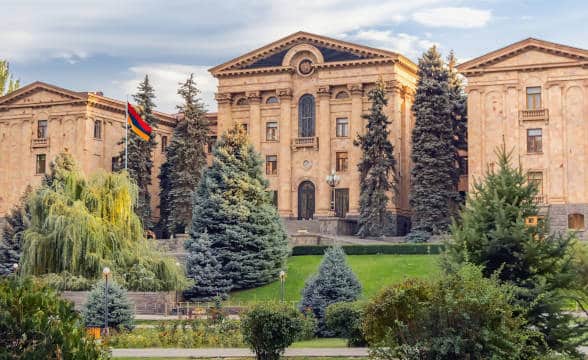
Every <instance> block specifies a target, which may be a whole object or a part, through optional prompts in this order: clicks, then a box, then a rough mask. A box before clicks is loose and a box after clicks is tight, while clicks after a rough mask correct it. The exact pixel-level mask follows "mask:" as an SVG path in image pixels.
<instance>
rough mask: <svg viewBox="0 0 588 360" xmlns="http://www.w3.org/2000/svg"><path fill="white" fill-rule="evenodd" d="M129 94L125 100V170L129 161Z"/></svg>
mask: <svg viewBox="0 0 588 360" xmlns="http://www.w3.org/2000/svg"><path fill="white" fill-rule="evenodd" d="M128 152H129V95H127V101H126V102H125V170H127V167H128V162H129V156H128Z"/></svg>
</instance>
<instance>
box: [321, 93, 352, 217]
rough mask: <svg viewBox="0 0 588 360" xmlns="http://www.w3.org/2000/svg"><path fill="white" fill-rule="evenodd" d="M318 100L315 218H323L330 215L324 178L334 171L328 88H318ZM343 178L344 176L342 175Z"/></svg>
mask: <svg viewBox="0 0 588 360" xmlns="http://www.w3.org/2000/svg"><path fill="white" fill-rule="evenodd" d="M317 96H318V98H319V111H318V117H317V121H316V125H317V136H318V138H319V139H318V141H319V153H318V163H319V166H318V168H317V171H318V174H316V175H318V176H317V178H318V180H317V181H318V184H315V185H316V187H317V189H318V193H317V196H316V205H317V207H316V216H317V217H325V216H330V215H331V188H330V186H329V185H328V184H327V182H326V180H325V178H326V176H327V175H328V174H329V173H330V172H331V170H334V166H332V164H331V104H330V100H331V91H330V89H329V86H328V85H326V86H320V87H319V88H318V90H317ZM343 176H345V175H343Z"/></svg>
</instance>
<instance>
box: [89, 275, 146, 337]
mask: <svg viewBox="0 0 588 360" xmlns="http://www.w3.org/2000/svg"><path fill="white" fill-rule="evenodd" d="M105 295H106V285H105V283H104V281H100V282H97V283H96V284H95V285H94V287H93V288H92V291H90V293H89V294H88V299H87V300H86V303H85V304H84V307H83V309H82V319H83V320H84V324H85V325H86V326H87V327H103V326H104V319H105V318H106V313H105V311H106V306H104V298H105ZM107 306H108V327H113V328H116V329H122V328H124V329H127V330H130V329H131V328H132V327H133V320H134V317H135V309H134V305H133V303H131V300H129V296H128V294H127V291H126V290H125V289H123V288H122V287H120V285H118V284H117V283H116V282H114V281H109V282H108V305H107Z"/></svg>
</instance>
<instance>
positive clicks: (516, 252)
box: [443, 146, 588, 354]
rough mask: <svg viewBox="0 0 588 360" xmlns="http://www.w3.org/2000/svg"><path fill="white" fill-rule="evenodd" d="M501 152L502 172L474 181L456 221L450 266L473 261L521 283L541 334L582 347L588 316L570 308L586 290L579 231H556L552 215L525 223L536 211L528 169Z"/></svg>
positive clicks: (565, 349)
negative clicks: (577, 246)
mask: <svg viewBox="0 0 588 360" xmlns="http://www.w3.org/2000/svg"><path fill="white" fill-rule="evenodd" d="M497 155H498V169H497V171H496V172H495V171H494V170H493V169H489V170H488V171H487V172H486V175H485V179H484V180H483V182H480V183H475V184H474V190H473V192H471V193H470V196H469V198H468V201H467V205H466V207H465V208H464V209H463V210H462V212H461V219H460V221H459V222H456V223H455V224H454V225H453V226H452V228H451V235H452V236H451V241H450V242H449V243H448V244H447V254H446V257H445V259H444V261H443V265H444V268H445V269H446V271H449V272H451V271H453V269H455V268H456V267H458V266H456V265H460V264H462V263H468V262H469V263H473V264H477V265H482V266H484V270H483V271H484V275H485V276H486V277H490V276H492V274H493V273H495V272H497V273H498V277H499V279H500V280H502V281H504V282H507V283H510V284H513V285H516V286H517V289H518V290H517V294H516V299H517V304H516V305H520V306H521V308H522V309H525V310H526V312H525V317H526V319H527V321H528V323H529V325H530V326H531V327H533V328H534V329H536V330H537V331H539V332H541V333H542V334H543V340H544V341H545V344H546V345H547V346H549V347H550V348H551V349H553V350H555V351H558V352H562V353H569V354H575V351H576V350H575V349H576V347H577V346H579V345H581V344H584V345H585V344H586V343H588V321H586V319H584V320H580V319H579V318H577V319H575V318H574V316H573V315H571V314H569V312H567V311H566V310H567V309H569V308H570V305H571V304H572V303H576V302H578V301H579V299H581V298H582V296H583V300H584V302H585V301H586V298H587V297H588V293H587V291H588V290H587V289H586V288H585V287H583V286H584V284H585V279H582V275H581V271H582V269H579V268H578V267H577V265H578V264H580V263H581V261H580V260H579V259H578V258H577V255H578V254H577V253H576V250H575V246H574V243H575V241H576V237H575V235H574V234H573V233H568V234H565V235H561V234H552V233H550V231H549V229H548V227H547V222H546V221H545V222H539V224H537V225H528V224H526V223H525V220H526V219H527V218H529V217H534V216H537V214H538V209H537V206H536V204H535V202H534V197H535V196H536V195H537V189H536V187H535V185H534V184H533V183H528V182H527V181H526V179H525V174H524V173H523V171H522V169H520V168H512V167H511V166H510V154H508V153H507V152H506V150H505V148H504V146H503V147H502V149H500V150H499V151H498V152H497ZM584 271H585V269H584ZM579 305H580V308H582V307H581V303H580V304H579ZM537 345H538V346H542V345H543V344H542V343H539V344H537ZM545 351H547V349H545Z"/></svg>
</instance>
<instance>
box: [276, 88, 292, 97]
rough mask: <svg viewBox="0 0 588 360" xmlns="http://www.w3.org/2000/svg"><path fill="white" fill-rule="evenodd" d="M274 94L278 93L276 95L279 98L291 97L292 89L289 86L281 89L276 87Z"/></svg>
mask: <svg viewBox="0 0 588 360" xmlns="http://www.w3.org/2000/svg"><path fill="white" fill-rule="evenodd" d="M276 95H278V97H279V98H280V99H285V100H288V99H292V89H290V88H283V89H278V90H277V91H276Z"/></svg>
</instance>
